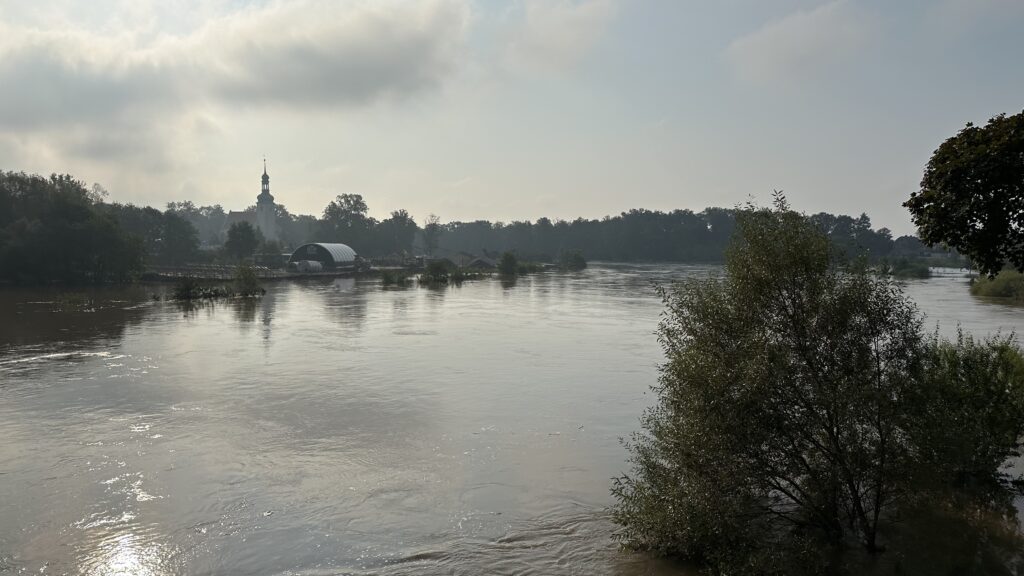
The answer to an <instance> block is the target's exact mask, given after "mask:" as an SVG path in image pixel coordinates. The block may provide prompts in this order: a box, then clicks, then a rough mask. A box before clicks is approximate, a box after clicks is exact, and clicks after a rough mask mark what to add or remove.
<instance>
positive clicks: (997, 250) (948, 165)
mask: <svg viewBox="0 0 1024 576" xmlns="http://www.w3.org/2000/svg"><path fill="white" fill-rule="evenodd" d="M904 206H906V207H907V208H908V209H909V210H910V213H911V215H912V216H913V219H914V223H915V224H916V225H917V227H918V230H919V231H920V235H921V239H922V240H924V242H926V243H927V244H929V245H934V244H939V243H944V244H947V245H949V246H951V247H953V248H955V249H956V250H957V251H959V252H960V253H961V254H964V255H965V256H967V257H969V258H970V259H971V260H972V261H974V264H975V265H976V266H977V267H978V269H979V270H981V271H982V272H983V273H985V274H988V275H989V276H994V275H995V274H996V273H998V272H999V270H1000V269H1002V267H1003V265H1004V264H1005V263H1007V262H1009V263H1010V264H1011V265H1013V266H1014V267H1015V268H1017V270H1022V271H1024V112H1021V113H1020V114H1016V115H1014V116H1006V115H1005V114H1000V115H999V116H996V117H994V118H992V119H991V120H989V121H988V124H986V125H985V126H984V127H979V126H975V125H973V124H967V126H966V127H965V128H964V129H963V130H961V131H960V132H958V133H957V134H956V135H955V136H953V137H951V138H949V139H948V140H946V141H945V142H943V143H942V145H941V146H939V148H938V149H937V150H936V151H935V153H934V154H933V155H932V157H931V160H929V162H928V166H927V167H926V168H925V172H924V178H923V179H922V180H921V190H920V191H918V192H915V193H913V194H911V195H910V200H908V201H907V202H905V203H904Z"/></svg>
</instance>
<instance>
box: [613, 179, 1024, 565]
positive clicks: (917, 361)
mask: <svg viewBox="0 0 1024 576" xmlns="http://www.w3.org/2000/svg"><path fill="white" fill-rule="evenodd" d="M737 226H738V228H737V235H736V236H735V237H734V240H733V244H732V245H731V246H730V248H729V250H728V253H727V260H726V270H725V276H724V278H721V279H708V280H695V281H691V282H687V283H683V284H680V285H677V286H674V287H671V288H663V289H662V295H663V297H664V298H665V301H666V305H667V310H666V313H665V316H664V317H663V320H662V323H661V325H660V328H659V337H660V341H661V343H662V345H663V347H664V349H665V352H666V356H667V362H666V364H665V365H664V366H663V367H662V370H661V378H660V380H659V385H658V387H656V388H655V390H656V391H657V393H658V402H657V404H656V405H655V406H654V407H652V408H651V409H649V410H648V411H647V412H646V414H645V415H644V418H643V420H642V423H643V428H644V431H643V432H642V433H639V434H636V435H634V437H633V439H632V441H631V442H630V443H629V448H630V450H631V452H632V458H631V460H632V464H633V467H632V473H631V474H630V475H627V476H625V477H623V478H620V479H618V480H617V482H616V485H615V487H614V489H613V493H614V495H615V496H616V498H617V500H618V504H617V506H616V508H615V510H614V517H615V520H616V521H617V522H619V523H620V524H621V525H622V526H623V531H622V532H621V533H620V537H621V538H622V539H623V540H624V541H625V542H626V543H627V544H629V545H631V546H635V547H639V548H649V549H654V550H656V551H660V552H663V553H668V554H675V555H681V556H684V557H688V558H690V559H693V560H697V561H701V562H704V563H706V564H710V565H711V567H712V568H713V569H714V570H715V571H716V572H721V573H752V574H755V573H756V574H766V573H767V574H773V573H779V574H781V573H818V572H824V571H826V570H828V569H834V568H835V565H834V563H835V562H836V557H837V556H836V554H837V552H839V551H841V550H843V549H845V548H849V547H853V548H859V549H860V550H862V553H864V554H867V555H877V554H879V553H881V552H882V550H883V549H884V544H883V543H882V542H880V536H879V535H880V534H881V533H884V529H889V530H890V531H891V530H893V529H894V528H893V521H894V519H895V518H896V516H897V514H898V513H904V512H907V513H909V511H911V510H912V509H913V505H914V504H916V503H918V502H921V501H922V500H923V499H924V495H925V494H950V493H956V494H961V493H962V491H959V492H958V491H957V490H959V489H960V486H962V485H958V484H957V480H958V479H959V480H963V479H964V478H968V477H970V478H981V479H984V480H983V481H984V482H987V483H988V485H993V486H994V485H1001V486H1004V487H1005V486H1006V483H1005V482H1002V483H1001V477H1000V471H999V465H1000V464H1001V462H1003V461H1005V460H1006V458H1007V457H1009V456H1010V455H1012V454H1013V453H1014V452H1015V450H1016V449H1017V448H1018V445H1019V437H1020V434H1021V432H1022V431H1024V428H1022V426H1024V360H1022V358H1021V356H1020V353H1019V351H1018V350H1017V349H1016V347H1015V346H1012V345H1011V344H1010V343H1009V342H1006V343H1004V344H1003V345H1000V344H999V343H994V344H993V343H987V344H986V345H982V346H974V347H973V348H972V347H971V346H973V344H972V345H971V346H968V345H965V344H964V343H963V342H960V343H958V344H948V343H942V342H940V341H938V339H937V338H935V339H932V340H929V339H926V338H924V337H923V335H922V331H921V320H920V318H919V316H918V314H917V312H916V309H915V308H914V306H913V305H912V304H911V303H910V302H909V301H908V300H907V299H906V298H905V297H904V296H903V295H902V293H901V292H900V290H899V288H898V286H897V285H895V284H893V283H892V282H891V281H890V280H888V279H885V278H881V277H878V276H875V275H873V274H871V273H869V272H868V271H867V270H866V269H864V268H863V267H852V268H844V267H841V266H840V265H839V262H838V260H837V255H836V251H835V250H834V249H833V247H832V246H831V244H830V243H829V241H828V237H827V236H826V235H825V233H824V232H823V231H822V230H821V228H820V227H819V225H818V224H817V223H815V222H812V221H810V220H808V219H807V218H806V217H804V216H802V215H800V214H797V213H794V212H792V211H790V210H788V208H787V207H786V205H785V203H784V201H783V200H782V199H781V198H780V199H779V200H778V202H777V205H776V209H775V210H750V211H747V212H744V213H742V214H740V215H738V219H737ZM940 368H941V369H940ZM937 383H944V384H943V385H937ZM992 389H999V390H1001V391H1002V392H1000V393H998V394H996V396H995V398H994V399H993V400H991V401H989V400H985V399H984V398H985V394H986V393H987V392H986V391H990V390H992ZM965 395H966V396H965ZM965 400H967V401H966V402H965ZM951 438H953V439H956V442H955V443H954V444H950V443H949V440H950V439H951ZM961 442H962V444H961ZM950 446H955V447H956V448H955V449H951V448H950ZM972 455H978V456H977V457H973V456H972ZM1001 490H1003V489H1002V488H1001ZM1003 491H1004V492H1005V490H1003ZM981 501H986V502H988V501H991V499H987V500H981ZM904 520H906V518H904ZM967 571H970V570H967Z"/></svg>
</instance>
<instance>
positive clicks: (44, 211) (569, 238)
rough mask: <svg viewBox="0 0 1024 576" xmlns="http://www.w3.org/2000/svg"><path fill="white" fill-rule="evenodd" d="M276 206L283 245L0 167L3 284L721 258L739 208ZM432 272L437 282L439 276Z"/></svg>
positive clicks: (209, 212) (202, 212)
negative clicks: (316, 263) (324, 262)
mask: <svg viewBox="0 0 1024 576" xmlns="http://www.w3.org/2000/svg"><path fill="white" fill-rule="evenodd" d="M277 208H278V212H277V215H276V216H277V224H278V228H279V229H280V230H281V241H280V242H268V241H266V240H264V239H263V238H261V237H258V236H256V235H247V236H246V237H245V238H241V237H240V236H241V235H240V234H237V232H240V231H239V230H236V231H235V232H236V234H234V235H231V234H230V230H229V231H228V232H229V234H227V237H226V236H225V230H224V222H225V218H226V214H225V211H224V210H223V208H222V207H220V206H219V205H215V206H199V207H197V206H195V205H194V204H193V203H191V202H187V201H186V202H170V203H168V205H167V209H166V210H163V211H161V210H158V209H156V208H152V207H140V206H134V205H131V204H119V203H111V202H108V201H107V192H106V191H105V190H104V189H103V188H102V187H101V186H99V185H93V186H92V187H91V188H90V187H87V186H86V185H85V183H83V182H81V181H79V180H76V179H75V178H74V177H72V176H70V175H66V174H65V175H56V174H54V175H52V176H49V177H43V176H39V175H29V174H25V173H20V172H3V171H0V284H4V283H9V284H22V285H43V284H53V285H68V286H70V285H83V284H124V283H133V282H137V281H139V280H140V278H142V276H143V275H144V273H145V272H146V270H147V269H151V268H150V267H155V266H179V265H184V264H217V265H236V264H238V263H239V262H246V261H251V260H252V259H253V258H254V257H256V256H258V255H271V256H273V255H276V256H277V257H278V258H279V257H280V255H281V253H282V251H284V250H286V249H287V248H288V247H289V246H292V247H294V246H298V245H301V244H304V243H306V242H342V243H345V244H348V245H350V246H352V247H354V248H356V250H357V252H359V253H360V255H361V256H363V257H364V258H366V259H367V260H381V261H403V260H407V259H409V258H410V257H411V256H412V255H414V254H430V255H434V254H460V253H462V254H476V255H481V256H482V257H483V258H487V259H491V260H498V259H499V258H501V256H502V255H503V254H504V253H511V254H514V255H515V256H516V259H517V270H516V274H523V273H533V272H535V271H537V270H540V269H545V268H547V267H548V266H552V267H557V268H560V269H563V270H581V269H584V268H585V267H586V261H587V260H599V261H615V262H683V263H694V264H700V263H718V262H722V261H723V259H724V255H725V249H726V246H727V244H728V242H729V239H730V238H731V237H732V233H733V230H734V228H735V225H736V215H737V214H738V210H739V209H737V208H706V209H705V210H703V211H700V212H693V211H690V210H673V211H671V212H660V211H651V210H644V209H634V210H629V211H627V212H622V213H621V214H618V215H614V216H608V217H605V218H603V219H592V220H587V219H583V218H577V219H575V220H571V221H568V220H551V219H549V218H539V219H537V220H536V221H532V222H531V221H515V222H511V223H503V222H493V223H492V222H489V221H486V220H477V221H474V222H449V223H447V224H445V223H442V222H441V221H440V219H439V218H438V217H437V216H434V215H431V216H430V217H429V218H426V219H425V220H424V221H423V223H422V226H421V225H419V224H417V223H416V221H415V220H413V218H412V217H411V216H410V215H409V213H408V212H406V211H404V210H396V211H394V212H392V213H391V215H390V217H389V218H386V219H383V220H377V219H375V218H373V217H371V216H369V214H368V207H367V204H366V202H365V201H364V200H363V198H362V196H359V195H357V194H342V195H339V196H338V197H337V198H336V199H334V200H332V201H331V202H330V203H328V205H327V207H326V208H325V209H324V212H323V214H322V215H321V216H319V217H317V216H312V215H293V214H291V213H289V212H288V210H287V209H286V208H285V207H284V206H281V205H278V206H277ZM810 218H811V220H812V221H813V222H814V223H815V224H816V226H818V227H819V228H820V229H821V230H822V231H823V232H824V233H825V234H826V235H827V236H828V237H829V238H830V240H831V241H832V242H833V244H834V245H835V246H836V247H837V250H839V251H840V252H842V253H844V254H845V255H846V256H847V257H849V258H857V257H865V258H867V259H868V261H869V262H872V263H876V264H877V263H880V262H883V261H893V262H896V261H902V260H907V261H911V262H919V263H922V264H928V263H930V262H934V261H937V260H942V259H948V258H949V257H951V256H953V257H955V256H956V255H955V254H951V253H948V252H946V251H943V250H941V249H930V248H927V247H925V246H924V245H923V244H922V243H921V242H920V241H919V240H918V239H917V238H915V237H913V236H900V237H898V238H894V237H893V235H892V233H891V232H890V231H889V230H887V229H885V228H879V229H875V228H873V227H872V225H871V220H870V218H868V216H867V215H864V214H862V215H860V216H859V217H856V218H854V217H850V216H843V215H838V216H837V215H833V214H828V213H824V212H823V213H819V214H815V215H813V216H811V217H810ZM254 234H255V233H254ZM249 236H252V237H249ZM243 240H244V241H243ZM257 260H258V259H257ZM522 266H525V268H524V269H520V268H521V267H522ZM464 275H469V276H471V277H472V276H474V275H476V273H475V272H468V273H464ZM504 275H505V276H509V273H508V272H506V273H505V274H504ZM451 276H452V275H451V274H449V279H450V277H451ZM456 276H457V275H456ZM437 278H440V277H439V276H438V277H437ZM427 279H428V283H429V282H435V281H436V278H434V277H432V276H430V275H428V278H427Z"/></svg>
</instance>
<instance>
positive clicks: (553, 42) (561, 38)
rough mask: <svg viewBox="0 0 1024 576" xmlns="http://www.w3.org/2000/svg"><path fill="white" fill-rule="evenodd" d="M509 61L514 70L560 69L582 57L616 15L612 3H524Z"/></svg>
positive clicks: (534, 0)
mask: <svg viewBox="0 0 1024 576" xmlns="http://www.w3.org/2000/svg"><path fill="white" fill-rule="evenodd" d="M523 10H524V14H523V23H522V26H521V27H520V28H519V29H518V30H517V32H516V33H515V34H514V36H513V38H512V40H511V42H510V44H509V50H508V58H509V61H510V62H511V64H512V65H513V66H515V67H524V66H525V67H531V68H533V67H538V68H542V69H555V70H557V69H561V68H565V67H568V66H572V65H573V64H575V63H577V62H578V61H579V60H580V59H581V58H583V57H584V56H585V55H586V54H587V52H589V51H590V49H591V48H592V47H593V45H594V44H595V43H596V42H597V41H598V40H599V39H600V38H601V36H602V35H603V34H604V32H605V30H606V29H607V28H608V25H609V23H610V22H611V20H612V18H613V17H614V16H615V13H616V10H617V4H616V1H615V0H582V1H573V0H525V2H524V4H523Z"/></svg>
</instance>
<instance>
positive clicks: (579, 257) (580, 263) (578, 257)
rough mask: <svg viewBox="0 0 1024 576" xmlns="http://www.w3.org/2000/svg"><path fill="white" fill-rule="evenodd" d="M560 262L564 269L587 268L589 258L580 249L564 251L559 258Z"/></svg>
mask: <svg viewBox="0 0 1024 576" xmlns="http://www.w3.org/2000/svg"><path fill="white" fill-rule="evenodd" d="M558 264H559V267H561V268H562V270H585V269H586V268H587V260H586V258H584V257H583V252H582V251H580V250H568V251H566V252H562V255H561V257H559V259H558Z"/></svg>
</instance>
